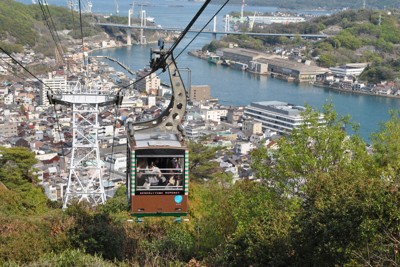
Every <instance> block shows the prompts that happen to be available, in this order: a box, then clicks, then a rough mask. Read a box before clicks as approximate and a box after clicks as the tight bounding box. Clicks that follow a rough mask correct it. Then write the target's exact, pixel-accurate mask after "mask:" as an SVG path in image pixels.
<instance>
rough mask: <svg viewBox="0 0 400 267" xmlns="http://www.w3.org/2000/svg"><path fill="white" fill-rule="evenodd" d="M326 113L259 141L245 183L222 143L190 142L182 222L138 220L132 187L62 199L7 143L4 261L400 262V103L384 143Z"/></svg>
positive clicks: (2, 165) (1, 181)
mask: <svg viewBox="0 0 400 267" xmlns="http://www.w3.org/2000/svg"><path fill="white" fill-rule="evenodd" d="M324 114H325V119H326V127H324V128H321V127H319V125H318V119H317V118H318V113H317V112H315V111H311V109H308V110H307V111H306V112H305V114H304V116H305V118H306V122H307V123H306V124H305V126H303V127H301V128H299V129H297V130H295V131H294V132H293V134H292V135H291V136H286V137H283V138H282V139H280V140H279V142H278V145H279V148H278V149H277V150H274V149H266V148H265V147H259V148H258V149H256V150H254V151H253V152H252V153H251V158H252V168H253V170H254V172H255V175H256V176H257V177H259V178H260V181H259V182H256V181H247V180H244V181H238V182H236V183H235V184H233V183H232V182H231V179H230V177H229V176H228V175H226V174H225V173H221V172H219V169H218V168H216V167H217V166H215V162H210V157H211V158H212V155H213V153H215V148H208V147H206V146H204V145H201V144H193V143H192V144H189V147H190V149H191V153H192V155H193V156H191V162H190V169H191V170H198V171H197V173H196V174H195V176H197V178H195V177H193V178H195V179H192V180H191V187H190V215H189V216H188V218H189V219H190V221H189V222H187V223H181V224H177V223H174V222H173V219H172V218H146V219H145V222H143V223H134V222H132V221H131V220H129V219H131V218H130V216H129V214H128V212H127V204H126V197H125V195H124V194H125V188H123V187H121V188H120V189H119V190H118V191H117V193H116V195H115V197H114V198H112V199H109V200H108V201H107V203H106V204H105V205H104V206H99V207H97V208H96V209H93V208H89V207H86V206H85V205H84V204H83V203H82V204H76V203H75V204H71V205H70V206H69V207H68V209H67V210H66V211H62V210H61V208H60V205H59V203H54V202H50V201H47V200H46V198H45V196H44V193H43V190H42V189H41V188H40V186H39V185H38V184H37V180H36V179H35V176H34V175H33V172H32V166H33V164H34V163H35V162H36V160H35V158H34V155H33V154H32V153H30V152H28V151H26V150H25V149H23V148H0V154H1V156H2V157H1V158H0V200H1V201H0V265H1V266H255V267H256V266H399V265H400V258H399V257H398V251H399V249H400V236H399V230H400V223H399V219H398V218H399V212H400V210H399V209H400V207H399V205H398V202H399V200H400V192H399V188H400V183H399V181H400V179H399V178H400V177H399V173H400V139H399V138H400V137H399V134H398V133H399V132H400V117H399V115H400V114H399V113H398V112H393V113H392V118H391V119H390V121H388V122H386V123H385V124H383V125H382V128H381V130H380V131H379V132H377V133H376V134H374V135H373V136H372V140H373V148H374V154H370V153H369V152H368V151H367V149H366V144H365V143H364V142H363V141H362V139H361V138H359V137H358V136H357V135H353V136H351V137H348V136H346V133H345V132H344V131H343V130H342V127H343V124H346V125H351V124H352V123H351V122H350V121H349V119H348V118H347V117H344V118H339V117H338V116H337V115H336V113H335V112H334V110H333V109H332V107H331V106H329V105H328V106H326V107H325V109H324ZM203 155H204V156H203ZM192 159H193V160H192ZM199 171H201V172H202V173H199ZM203 175H206V177H208V181H207V182H205V181H204V180H203V181H202V180H201V179H199V178H200V177H203Z"/></svg>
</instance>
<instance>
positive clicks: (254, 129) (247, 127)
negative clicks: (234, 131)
mask: <svg viewBox="0 0 400 267" xmlns="http://www.w3.org/2000/svg"><path fill="white" fill-rule="evenodd" d="M242 130H243V132H244V133H245V134H246V135H248V136H250V135H253V134H262V123H261V122H259V121H255V120H254V119H246V120H244V121H243V125H242Z"/></svg>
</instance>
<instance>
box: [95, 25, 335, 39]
mask: <svg viewBox="0 0 400 267" xmlns="http://www.w3.org/2000/svg"><path fill="white" fill-rule="evenodd" d="M96 25H98V26H102V27H110V28H119V29H127V30H131V29H139V30H153V31H166V32H176V33H180V32H182V31H183V29H182V28H175V27H154V26H140V25H125V24H114V23H96ZM128 32H129V33H130V31H128ZM189 32H193V33H198V32H200V30H198V29H190V30H189ZM201 33H202V34H212V35H213V36H214V38H216V36H217V34H224V35H226V34H231V35H250V36H262V37H282V36H284V37H288V38H291V37H296V36H300V37H302V38H305V39H324V38H328V37H331V35H326V34H298V33H256V32H232V31H219V30H215V27H214V30H203V31H201Z"/></svg>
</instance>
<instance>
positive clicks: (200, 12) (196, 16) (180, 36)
mask: <svg viewBox="0 0 400 267" xmlns="http://www.w3.org/2000/svg"><path fill="white" fill-rule="evenodd" d="M210 2H211V0H207V1H206V2H205V3H204V4H203V5H202V6H201V8H200V9H199V11H197V13H196V15H195V16H194V17H193V18H192V19H191V21H190V22H189V24H188V25H187V26H186V27H185V29H184V30H183V31H182V32H181V34H180V35H179V37H178V39H177V40H176V41H175V42H174V43H173V44H172V46H171V48H170V49H169V50H168V51H167V53H166V56H165V57H164V58H167V57H168V56H169V55H171V54H172V52H173V51H174V49H175V48H176V47H177V46H178V44H179V43H180V42H181V41H182V39H183V37H185V35H186V34H187V32H188V31H189V30H190V28H191V27H192V26H193V24H194V23H195V22H196V20H197V19H198V18H199V17H200V15H201V14H202V13H203V11H204V10H205V9H206V7H207V6H208V4H209V3H210ZM228 2H229V0H227V1H226V2H225V4H224V5H223V6H222V7H221V8H220V9H219V10H218V12H220V11H221V9H222V8H223V7H224V6H225V5H226V4H227V3H228ZM218 12H217V13H216V14H214V15H213V16H212V18H214V17H215V16H216V15H217V14H218ZM212 18H211V19H210V20H209V21H208V22H207V24H206V25H205V26H203V28H202V30H204V28H205V27H206V26H207V25H208V24H209V23H210V21H211V20H212ZM197 36H198V34H197V35H196V36H195V37H194V38H193V39H192V40H191V41H190V43H192V42H193V41H194V39H195V38H196V37H197ZM187 47H188V46H186V47H185V49H186V48H187ZM181 53H182V52H181ZM156 71H157V70H152V71H151V72H149V73H148V74H146V75H145V76H143V77H141V78H140V79H139V80H136V81H134V82H133V83H130V84H128V85H126V86H124V87H121V88H120V90H119V91H118V93H120V92H121V91H122V90H124V89H126V88H128V87H130V86H132V85H135V84H136V83H138V82H140V81H142V80H143V79H146V78H147V77H148V76H150V75H151V74H153V73H154V72H156ZM161 72H162V71H160V72H159V73H158V74H160V73H161Z"/></svg>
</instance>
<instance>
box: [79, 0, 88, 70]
mask: <svg viewBox="0 0 400 267" xmlns="http://www.w3.org/2000/svg"><path fill="white" fill-rule="evenodd" d="M79 22H80V28H81V39H82V53H83V65H85V61H86V59H85V43H84V42H83V23H82V7H81V0H79Z"/></svg>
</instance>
